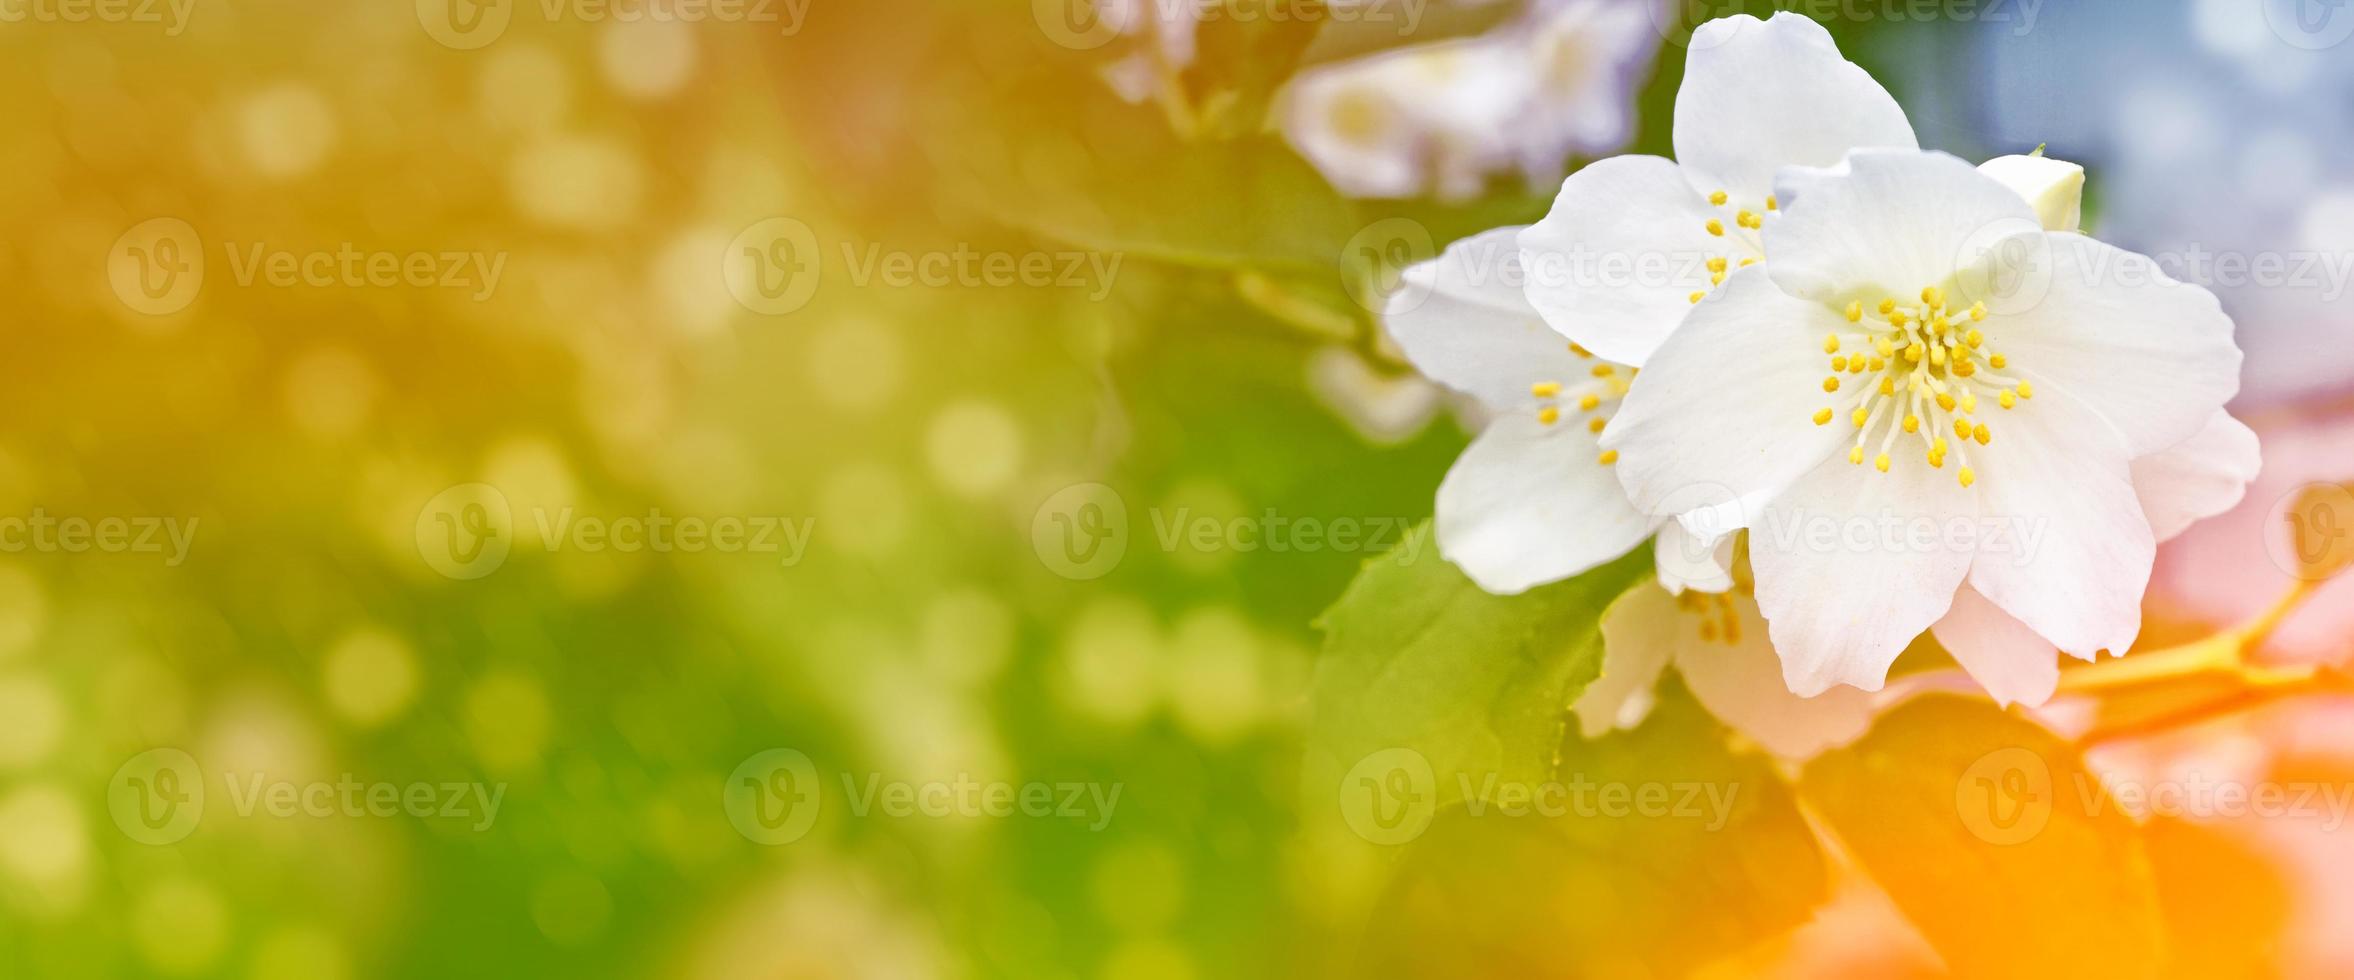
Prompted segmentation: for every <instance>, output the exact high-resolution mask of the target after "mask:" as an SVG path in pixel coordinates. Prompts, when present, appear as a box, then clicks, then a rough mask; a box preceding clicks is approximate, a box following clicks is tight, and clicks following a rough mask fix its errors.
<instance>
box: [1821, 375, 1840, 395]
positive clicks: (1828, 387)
mask: <svg viewBox="0 0 2354 980" xmlns="http://www.w3.org/2000/svg"><path fill="white" fill-rule="evenodd" d="M1823 390H1824V391H1827V392H1829V391H1838V390H1839V376H1838V375H1836V374H1834V375H1832V376H1830V377H1828V378H1824V379H1823Z"/></svg>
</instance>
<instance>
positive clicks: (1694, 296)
mask: <svg viewBox="0 0 2354 980" xmlns="http://www.w3.org/2000/svg"><path fill="white" fill-rule="evenodd" d="M1707 295H1708V294H1707V293H1693V294H1692V302H1695V303H1697V302H1700V300H1701V297H1704V296H1707Z"/></svg>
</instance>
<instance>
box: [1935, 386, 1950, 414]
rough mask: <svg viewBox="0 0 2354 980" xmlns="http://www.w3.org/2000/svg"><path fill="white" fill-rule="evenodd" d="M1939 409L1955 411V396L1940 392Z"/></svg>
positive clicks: (1938, 395) (1938, 397) (1938, 398)
mask: <svg viewBox="0 0 2354 980" xmlns="http://www.w3.org/2000/svg"><path fill="white" fill-rule="evenodd" d="M1937 407H1939V408H1942V409H1945V410H1946V411H1948V412H1950V411H1953V396H1952V395H1949V394H1946V393H1945V392H1942V391H1940V392H1938V393H1937Z"/></svg>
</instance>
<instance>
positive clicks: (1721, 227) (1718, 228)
mask: <svg viewBox="0 0 2354 980" xmlns="http://www.w3.org/2000/svg"><path fill="white" fill-rule="evenodd" d="M1708 233H1709V234H1711V235H1715V236H1716V237H1718V238H1723V237H1725V223H1724V222H1722V221H1719V220H1717V219H1715V218H1710V219H1708Z"/></svg>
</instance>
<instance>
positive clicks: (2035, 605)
mask: <svg viewBox="0 0 2354 980" xmlns="http://www.w3.org/2000/svg"><path fill="white" fill-rule="evenodd" d="M2019 404H2020V407H2019V408H2018V409H2017V410H2015V411H2003V410H2001V409H1993V408H1990V407H1987V406H1984V405H1983V404H1982V406H1981V410H1982V411H1989V412H1991V413H1992V414H1991V415H1990V416H1986V418H1987V419H1988V422H1989V425H1990V429H1991V431H1992V432H1993V434H1994V436H1993V440H1994V441H1993V442H1992V444H1990V445H1986V446H1976V445H1972V446H1968V447H1966V448H1967V452H1968V459H1969V463H1970V465H1972V466H1974V467H1976V469H1977V471H1978V483H1977V486H1976V487H1975V489H1974V492H1975V493H1977V494H1978V495H1979V511H1980V515H1981V520H1980V524H1979V527H1980V529H1981V531H1982V532H1991V533H1987V534H1986V535H1985V537H1984V540H1982V541H1981V542H1980V545H1979V548H1978V552H1979V553H1978V560H1977V562H1976V563H1975V564H1973V565H1972V566H1971V567H1970V585H1971V587H1972V588H1975V589H1977V590H1978V591H1979V592H1981V593H1984V594H1985V596H1986V598H1988V599H1990V600H1992V601H1993V602H1994V604H1995V605H1997V606H2000V607H2002V609H2003V611H2004V612H2007V613H2010V614H2011V615H2012V616H2014V617H2017V618H2018V619H2019V621H2020V622H2022V623H2025V624H2026V625H2027V627H2028V628H2029V629H2032V630H2034V631H2035V632H2036V633H2038V634H2041V635H2042V636H2043V637H2045V638H2046V639H2048V640H2050V641H2051V642H2052V644H2053V645H2054V646H2057V647H2059V648H2060V649H2061V650H2065V651H2067V652H2068V653H2069V654H2071V655H2074V656H2077V657H2083V658H2086V659H2090V658H2091V657H2092V656H2093V655H2094V654H2095V653H2097V652H2098V651H2100V650H2102V649H2107V650H2111V651H2113V652H2116V653H2124V652H2125V651H2126V649H2127V648H2128V647H2131V646H2132V645H2133V639H2134V637H2135V636H2136V635H2137V634H2139V633H2140V632H2141V597H2142V591H2143V590H2144V589H2145V588H2146V587H2147V586H2148V585H2149V581H2150V564H2151V560H2152V559H2153V558H2154V557H2155V554H2156V551H2157V541H2156V539H2155V538H2154V537H2153V536H2152V535H2151V533H2150V524H2149V520H2148V519H2147V518H2145V517H2144V516H2142V509H2141V504H2140V502H2139V501H2138V500H2136V499H2135V497H2134V489H2133V483H2132V480H2131V478H2130V477H2129V476H2128V470H2127V457H2126V455H2125V454H2124V452H2123V451H2122V449H2121V448H2120V447H2119V445H2118V444H2117V441H2116V439H2115V438H2114V434H2113V433H2111V432H2110V431H2108V430H2107V429H2106V428H2105V427H2103V426H2101V425H2100V424H2099V423H2098V422H2097V421H2095V420H2094V418H2093V417H2092V415H2091V413H2090V412H2089V411H2087V410H2085V409H2084V407H2083V406H2081V405H2079V404H2077V402H2076V400H2075V399H2072V398H2069V397H2067V396H2066V395H2065V394H2061V395H2057V396H2047V395H2043V394H2038V395H2037V397H2036V398H2035V399H2034V400H2032V401H2027V402H2021V403H2019Z"/></svg>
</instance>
